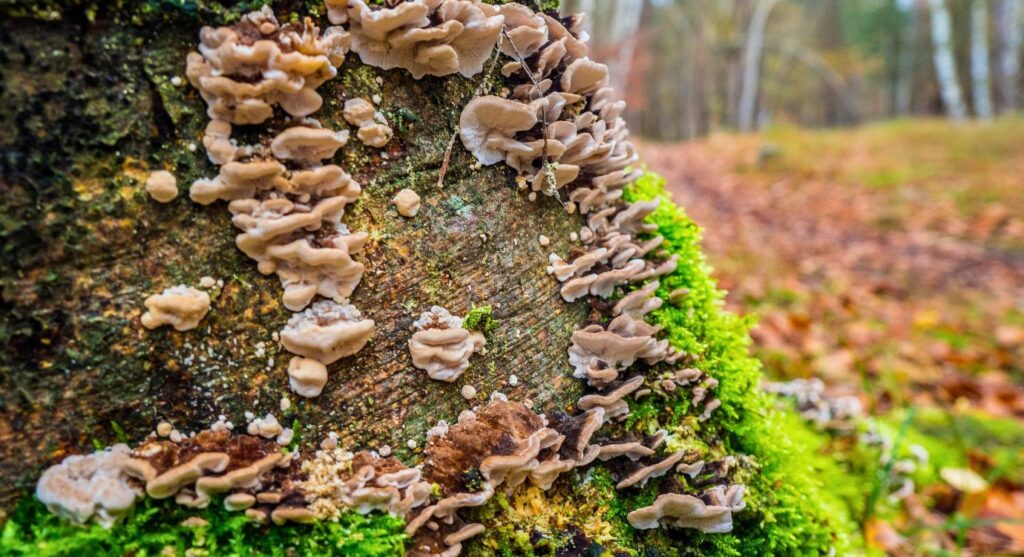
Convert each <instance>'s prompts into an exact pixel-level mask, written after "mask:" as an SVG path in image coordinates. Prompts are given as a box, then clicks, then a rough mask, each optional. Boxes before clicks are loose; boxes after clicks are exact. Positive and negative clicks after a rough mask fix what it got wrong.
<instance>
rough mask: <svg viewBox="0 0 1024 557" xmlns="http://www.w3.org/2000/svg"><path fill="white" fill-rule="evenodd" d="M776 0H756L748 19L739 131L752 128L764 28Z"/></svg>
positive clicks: (758, 84)
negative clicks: (752, 13) (752, 12)
mask: <svg viewBox="0 0 1024 557" xmlns="http://www.w3.org/2000/svg"><path fill="white" fill-rule="evenodd" d="M776 1H777V0H758V2H757V5H756V6H755V7H754V15H753V16H752V17H751V19H750V27H749V30H748V31H747V45H746V49H745V52H744V57H743V81H742V90H741V93H740V106H739V128H740V131H751V130H753V129H754V119H755V111H756V110H757V92H758V90H759V86H760V73H761V53H762V52H763V50H764V29H765V25H766V24H767V23H768V16H769V15H771V11H772V8H773V7H774V6H775V3H776Z"/></svg>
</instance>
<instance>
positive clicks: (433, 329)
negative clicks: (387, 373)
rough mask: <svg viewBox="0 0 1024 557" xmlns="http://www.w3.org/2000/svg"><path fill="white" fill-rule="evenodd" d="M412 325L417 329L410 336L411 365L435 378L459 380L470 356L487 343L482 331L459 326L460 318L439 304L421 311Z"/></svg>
mask: <svg viewBox="0 0 1024 557" xmlns="http://www.w3.org/2000/svg"><path fill="white" fill-rule="evenodd" d="M413 326H414V327H415V328H416V332H415V333H413V335H412V338H411V339H409V353H410V354H412V365H414V366H416V367H417V368H419V369H422V370H424V371H426V372H427V375H428V376H429V377H430V378H431V379H436V380H438V381H447V382H451V381H455V380H456V379H458V378H459V377H460V376H461V375H462V373H463V372H464V371H466V368H468V367H469V357H470V356H472V355H473V353H474V352H479V351H480V349H482V348H483V347H484V344H486V343H487V340H486V339H485V338H484V335H483V334H482V333H480V332H478V331H468V330H466V329H464V328H462V318H461V317H457V316H454V315H452V314H451V313H449V312H448V310H447V309H445V308H443V307H440V306H434V307H432V308H430V311H425V312H423V314H422V315H420V318H419V319H417V320H416V322H415V323H413Z"/></svg>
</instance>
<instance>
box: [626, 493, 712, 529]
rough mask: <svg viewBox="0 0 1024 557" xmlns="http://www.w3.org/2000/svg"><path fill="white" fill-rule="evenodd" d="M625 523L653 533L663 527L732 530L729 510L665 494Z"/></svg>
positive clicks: (692, 498) (635, 512)
mask: <svg viewBox="0 0 1024 557" xmlns="http://www.w3.org/2000/svg"><path fill="white" fill-rule="evenodd" d="M626 520H628V521H629V523H630V524H631V525H632V526H633V527H634V528H637V529H639V530H650V529H652V528H657V527H658V526H660V525H662V524H664V525H665V526H668V527H672V528H694V529H697V530H700V531H701V532H704V533H706V534H724V533H726V532H731V531H732V511H731V510H730V509H729V507H724V506H719V505H708V504H706V503H704V501H702V500H700V499H698V498H697V497H694V496H692V495H683V494H679V493H665V494H662V495H659V496H658V498H657V499H655V500H654V504H653V505H651V506H649V507H643V508H641V509H637V510H635V511H632V512H630V513H629V514H628V515H626Z"/></svg>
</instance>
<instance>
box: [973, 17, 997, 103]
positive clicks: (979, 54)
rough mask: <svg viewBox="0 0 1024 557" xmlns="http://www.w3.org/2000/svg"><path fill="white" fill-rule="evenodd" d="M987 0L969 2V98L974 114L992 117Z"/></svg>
mask: <svg viewBox="0 0 1024 557" xmlns="http://www.w3.org/2000/svg"><path fill="white" fill-rule="evenodd" d="M989 73H990V72H989V57H988V0H974V1H973V2H971V98H972V99H973V100H974V114H975V115H976V116H977V117H978V118H981V119H982V120H988V119H989V118H992V89H991V87H990V86H989Z"/></svg>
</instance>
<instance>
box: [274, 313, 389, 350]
mask: <svg viewBox="0 0 1024 557" xmlns="http://www.w3.org/2000/svg"><path fill="white" fill-rule="evenodd" d="M373 329H374V322H373V320H371V319H362V318H361V316H360V314H359V311H358V310H356V308H355V307H354V306H351V305H344V306H343V305H341V304H338V303H336V302H334V301H331V300H321V301H319V302H317V303H315V304H313V306H312V307H310V308H309V309H307V310H305V311H303V312H302V313H298V314H296V315H295V316H294V317H292V318H291V319H290V320H289V321H288V325H287V326H285V328H284V330H282V331H281V343H282V344H284V347H285V348H286V349H288V351H289V352H292V353H293V354H298V355H300V356H305V357H307V358H313V359H314V360H318V361H320V362H321V363H323V364H324V365H328V364H331V363H334V362H335V361H337V360H339V359H341V358H344V357H345V356H350V355H352V354H355V353H356V352H358V351H360V350H362V348H363V346H365V345H366V343H367V341H369V340H370V337H371V336H373Z"/></svg>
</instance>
